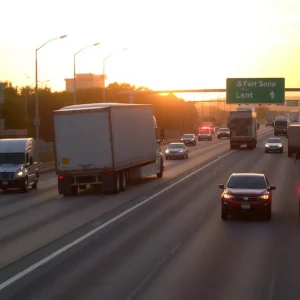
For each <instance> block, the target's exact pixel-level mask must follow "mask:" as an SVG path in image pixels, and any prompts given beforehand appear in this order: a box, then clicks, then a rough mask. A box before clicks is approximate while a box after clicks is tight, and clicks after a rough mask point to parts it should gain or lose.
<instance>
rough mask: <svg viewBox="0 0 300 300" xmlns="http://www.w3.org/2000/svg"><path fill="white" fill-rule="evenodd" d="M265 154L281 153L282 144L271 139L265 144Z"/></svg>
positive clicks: (278, 140) (277, 139)
mask: <svg viewBox="0 0 300 300" xmlns="http://www.w3.org/2000/svg"><path fill="white" fill-rule="evenodd" d="M265 152H266V153H268V152H280V153H283V142H282V141H281V139H280V138H277V137H271V138H268V140H267V141H266V143H265Z"/></svg>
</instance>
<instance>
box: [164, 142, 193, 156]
mask: <svg viewBox="0 0 300 300" xmlns="http://www.w3.org/2000/svg"><path fill="white" fill-rule="evenodd" d="M188 157H189V149H188V147H187V146H186V145H185V144H184V143H170V144H169V145H168V147H167V149H166V151H165V158H166V159H172V158H181V159H184V158H188Z"/></svg>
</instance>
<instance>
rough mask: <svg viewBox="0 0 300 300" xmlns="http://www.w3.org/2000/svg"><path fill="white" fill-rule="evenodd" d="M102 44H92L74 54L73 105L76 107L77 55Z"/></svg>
mask: <svg viewBox="0 0 300 300" xmlns="http://www.w3.org/2000/svg"><path fill="white" fill-rule="evenodd" d="M99 44H100V43H95V44H92V45H88V46H85V47H83V48H82V49H80V50H79V51H78V52H76V53H75V54H74V63H73V89H74V91H73V93H74V94H73V104H74V105H76V102H77V101H76V55H77V54H78V53H80V52H81V51H82V50H84V49H86V48H89V47H93V46H98V45H99Z"/></svg>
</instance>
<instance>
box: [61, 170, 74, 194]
mask: <svg viewBox="0 0 300 300" xmlns="http://www.w3.org/2000/svg"><path fill="white" fill-rule="evenodd" d="M72 183H73V178H72V177H71V176H63V175H59V176H58V178H57V187H58V193H59V194H61V195H64V194H67V193H68V192H69V191H70V189H71V186H72Z"/></svg>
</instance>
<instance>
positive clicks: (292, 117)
mask: <svg viewBox="0 0 300 300" xmlns="http://www.w3.org/2000/svg"><path fill="white" fill-rule="evenodd" d="M289 119H290V122H291V123H294V122H297V123H298V122H299V111H298V110H293V111H291V112H290V115H289Z"/></svg>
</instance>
